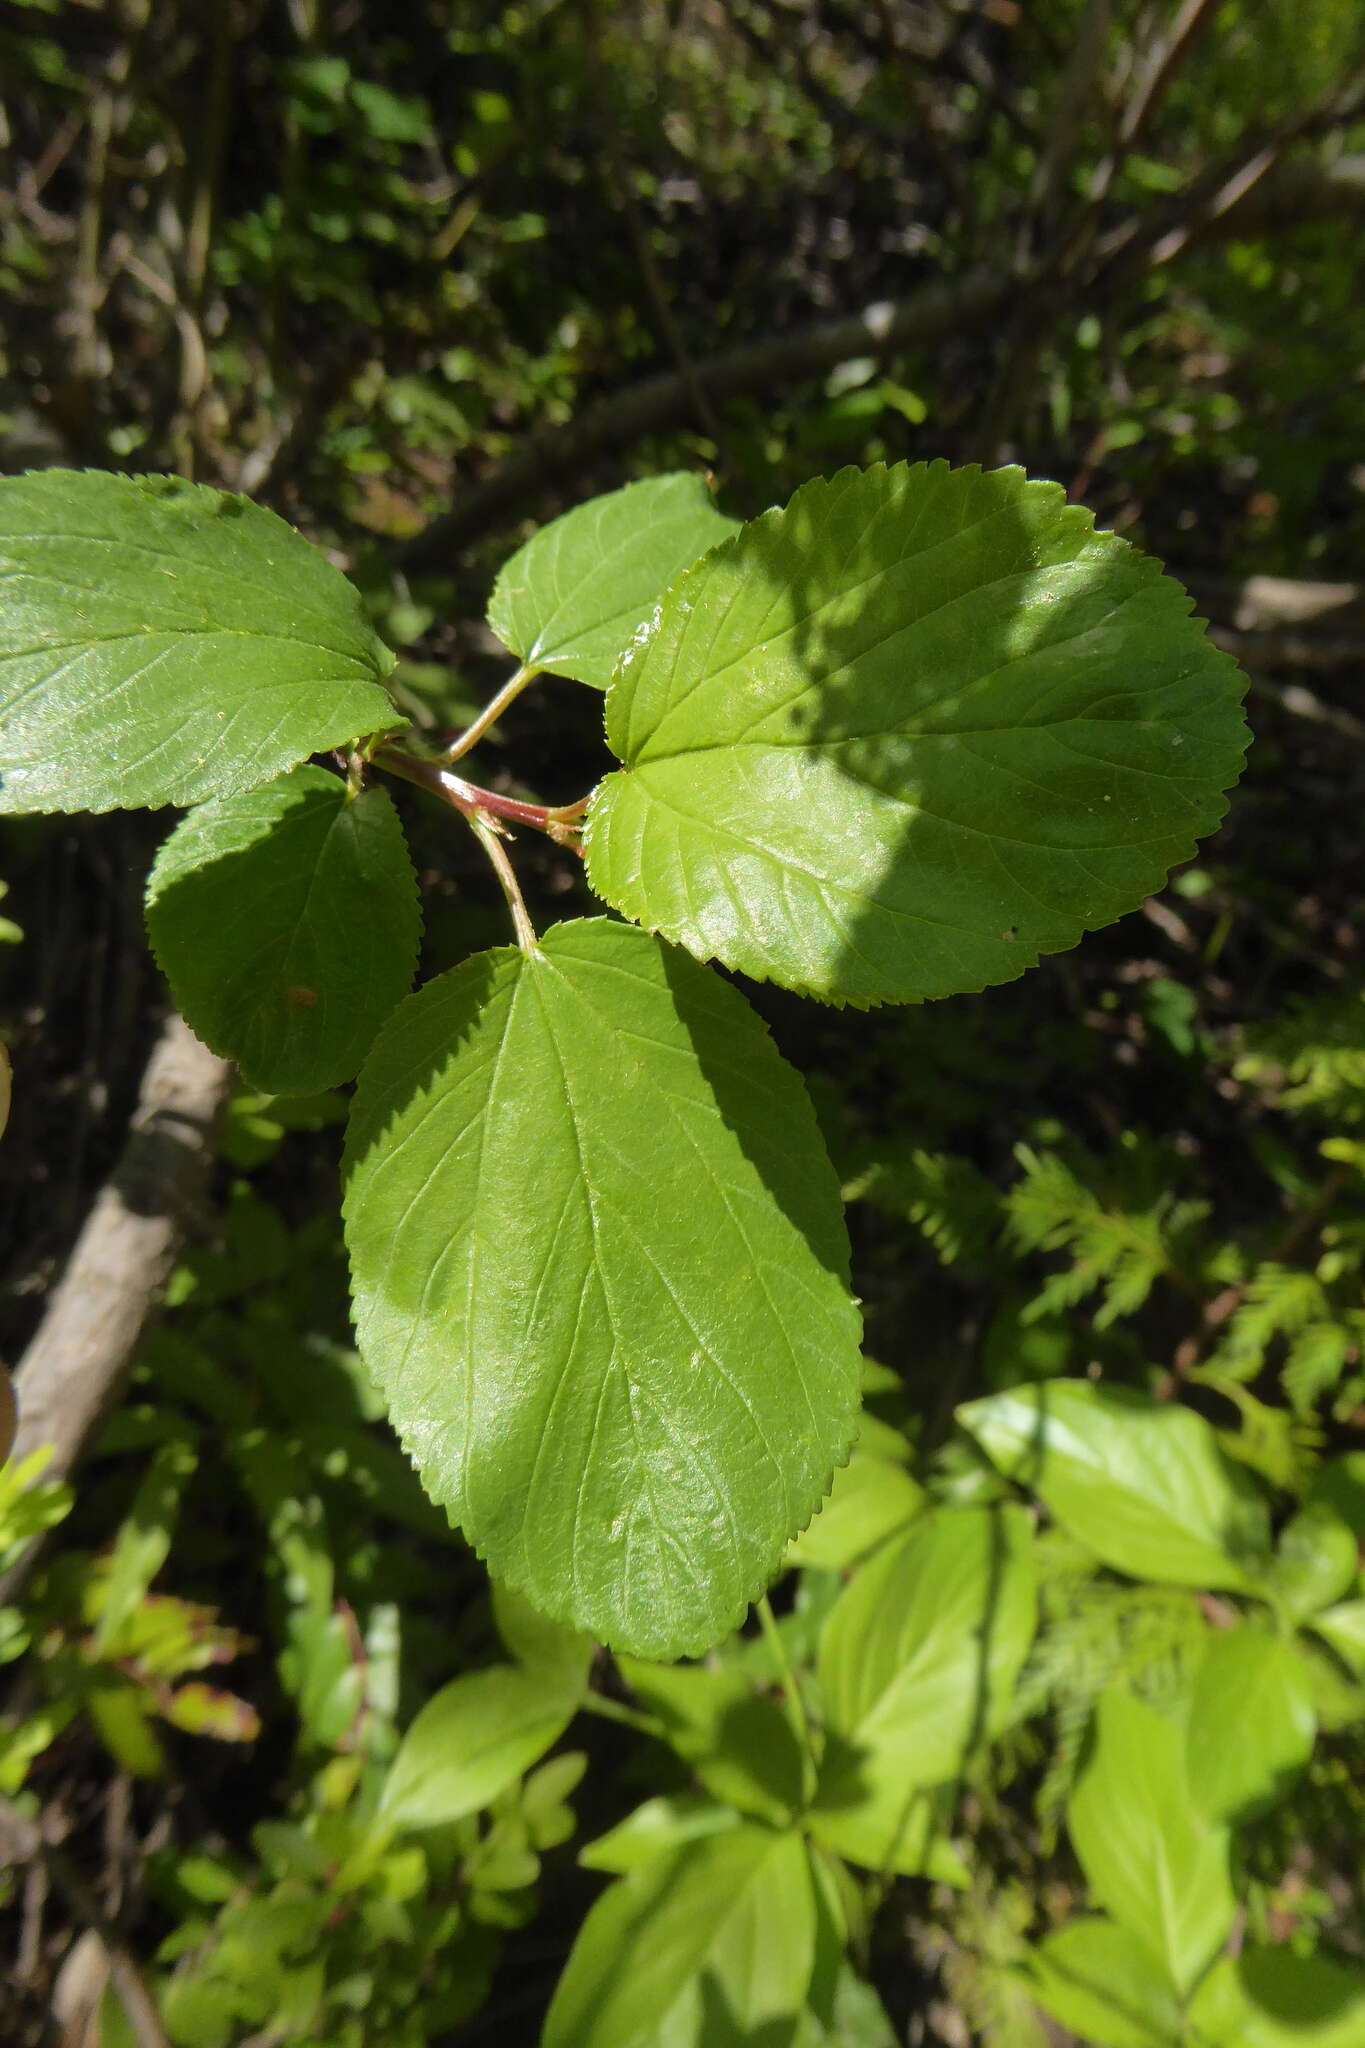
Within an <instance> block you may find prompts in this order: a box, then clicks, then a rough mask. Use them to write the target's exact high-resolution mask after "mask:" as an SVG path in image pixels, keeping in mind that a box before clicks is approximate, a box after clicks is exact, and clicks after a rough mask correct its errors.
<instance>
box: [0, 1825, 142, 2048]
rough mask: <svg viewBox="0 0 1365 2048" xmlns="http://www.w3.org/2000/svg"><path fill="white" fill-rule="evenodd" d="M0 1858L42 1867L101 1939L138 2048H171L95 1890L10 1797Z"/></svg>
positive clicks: (0, 1827) (72, 1909) (1, 1832)
mask: <svg viewBox="0 0 1365 2048" xmlns="http://www.w3.org/2000/svg"><path fill="white" fill-rule="evenodd" d="M0 1854H3V1856H4V1858H5V1860H6V1861H7V1862H13V1863H31V1864H36V1865H38V1866H40V1867H41V1868H42V1869H43V1870H44V1871H45V1872H46V1874H47V1877H48V1879H49V1881H50V1883H51V1885H52V1888H53V1890H54V1891H57V1892H60V1893H61V1895H62V1897H63V1899H64V1900H65V1901H66V1904H67V1907H68V1908H69V1910H70V1912H71V1915H72V1918H73V1919H74V1920H75V1921H77V1922H78V1923H79V1924H80V1925H82V1926H84V1927H86V1928H87V1929H89V1931H90V1932H91V1933H92V1934H94V1935H95V1936H96V1937H97V1939H98V1941H99V1943H100V1946H101V1947H102V1948H103V1950H104V1954H105V1958H106V1961H107V1963H108V1967H109V1981H110V1983H111V1984H112V1985H113V1987H114V1991H115V1993H116V1995H117V1997H118V2001H119V2003H120V2005H121V2006H122V2007H123V2010H124V2012H125V2013H126V2014H127V2017H128V2024H129V2026H130V2027H131V2028H132V2031H133V2039H134V2040H135V2041H136V2042H137V2044H138V2048H170V2041H169V2039H168V2037H167V2035H166V2032H165V2030H164V2029H163V2027H162V2024H161V2017H160V2014H159V2013H158V2012H157V2009H156V2000H155V1999H154V1998H153V1996H152V1993H151V1991H150V1989H149V1988H148V1985H147V1981H146V1979H145V1977H144V1976H143V1974H142V1971H141V1970H140V1968H139V1967H138V1964H137V1962H136V1960H135V1958H134V1956H133V1953H132V1951H131V1949H129V1947H128V1946H127V1944H126V1943H125V1942H124V1940H123V1938H122V1936H121V1935H120V1934H119V1931H118V1929H117V1928H116V1927H115V1925H114V1923H113V1921H112V1920H110V1918H109V1916H108V1915H107V1913H106V1912H105V1911H104V1908H103V1907H102V1906H101V1905H100V1902H99V1900H98V1899H97V1898H96V1896H95V1894H94V1892H93V1890H92V1889H91V1887H90V1886H89V1885H88V1884H87V1883H86V1881H85V1879H84V1877H82V1875H81V1873H80V1871H79V1870H78V1869H77V1868H76V1865H75V1864H74V1862H73V1861H72V1860H71V1858H70V1857H69V1856H68V1855H67V1854H66V1852H65V1851H64V1850H62V1849H60V1848H58V1846H57V1844H56V1843H55V1842H53V1841H50V1840H49V1839H48V1836H47V1834H46V1832H45V1830H44V1828H43V1826H42V1825H41V1824H40V1823H39V1822H36V1821H32V1820H30V1819H29V1818H28V1817H27V1815H26V1814H23V1813H21V1812H20V1811H19V1809H18V1807H17V1806H14V1805H12V1804H11V1803H10V1801H9V1800H8V1799H0Z"/></svg>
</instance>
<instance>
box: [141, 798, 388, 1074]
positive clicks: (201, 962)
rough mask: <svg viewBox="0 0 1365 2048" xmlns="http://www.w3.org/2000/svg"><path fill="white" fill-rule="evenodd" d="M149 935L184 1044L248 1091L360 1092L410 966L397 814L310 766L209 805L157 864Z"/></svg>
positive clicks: (193, 815)
mask: <svg viewBox="0 0 1365 2048" xmlns="http://www.w3.org/2000/svg"><path fill="white" fill-rule="evenodd" d="M147 929H148V933H149V935H150V938H151V942H152V950H153V952H154V953H155V954H156V957H157V960H158V962H159V963H160V966H161V968H162V970H163V972H164V973H165V975H166V978H167V980H168V981H169V982H170V984H171V987H172V989H173V990H174V992H175V999H176V1001H177V1002H178V1003H179V1005H180V1008H181V1009H182V1010H183V1012H184V1014H185V1020H186V1022H187V1023H188V1024H189V1026H190V1028H191V1030H192V1031H194V1033H195V1034H196V1036H197V1037H199V1038H202V1039H203V1041H204V1043H205V1045H208V1046H210V1047H212V1049H213V1050H214V1051H215V1052H219V1053H223V1054H224V1055H225V1056H226V1057H228V1058H229V1059H235V1060H237V1061H238V1062H239V1064H240V1066H241V1069H242V1072H243V1074H244V1075H245V1076H246V1078H247V1079H248V1080H249V1081H250V1082H251V1083H252V1085H253V1086H254V1087H257V1088H263V1089H266V1090H268V1091H269V1092H270V1093H271V1094H274V1095H304V1094H310V1093H312V1092H314V1091H315V1090H317V1089H321V1088H334V1087H336V1086H337V1085H338V1084H339V1083H340V1082H342V1081H351V1080H354V1078H355V1076H356V1075H357V1073H359V1071H360V1067H361V1063H362V1061H363V1060H364V1058H365V1055H366V1053H367V1052H368V1051H369V1049H370V1046H371V1045H372V1044H373V1042H374V1037H375V1033H376V1032H377V1031H378V1029H379V1027H380V1025H381V1024H382V1023H383V1021H384V1019H385V1018H386V1017H387V1016H388V1014H389V1012H390V1011H391V1010H392V1009H393V1008H394V1006H395V1004H397V1003H398V1002H400V1001H401V1000H402V998H403V997H404V996H405V995H406V994H407V992H408V990H409V989H410V988H411V986H412V977H413V974H414V972H415V970H416V966H417V949H418V943H419V939H420V936H421V934H420V927H419V914H418V908H417V878H416V876H415V875H414V873H413V871H412V862H411V861H410V860H409V858H408V850H407V844H406V842H405V840H404V838H403V828H402V826H401V825H400V824H399V822H398V814H397V812H396V811H395V810H394V807H393V804H392V802H391V801H390V799H389V797H388V795H387V793H386V792H385V791H384V790H382V789H367V790H364V791H363V792H362V793H361V794H360V795H359V796H357V797H354V798H352V797H349V796H348V795H347V791H346V785H345V783H344V782H343V781H342V780H341V778H340V777H339V776H336V775H329V774H328V773H327V771H326V770H325V769H322V768H311V767H305V768H296V769H295V770H294V772H293V774H292V775H286V776H282V777H281V778H280V780H279V781H277V782H270V783H267V784H266V785H265V786H264V788H261V789H253V790H248V791H247V792H246V793H245V794H244V795H242V796H234V797H221V798H219V799H218V800H217V801H216V802H214V803H208V804H202V805H200V806H199V807H198V808H197V809H195V810H193V811H191V812H189V814H188V815H187V816H186V817H185V818H183V819H182V820H181V822H180V824H179V825H178V826H177V827H176V829H175V831H174V832H173V833H172V834H171V836H170V838H169V839H168V840H167V841H166V843H165V845H164V846H163V847H162V849H161V851H160V853H159V854H158V856H157V859H156V863H155V865H154V867H153V869H152V872H151V876H150V878H149V880H148V884H147Z"/></svg>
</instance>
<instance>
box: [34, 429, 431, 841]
mask: <svg viewBox="0 0 1365 2048" xmlns="http://www.w3.org/2000/svg"><path fill="white" fill-rule="evenodd" d="M0 577H3V578H4V580H5V584H6V591H5V604H4V610H3V616H2V617H0V812H5V811H74V810H91V811H107V810H113V809H115V808H117V807H122V808H123V809H125V810H131V809H136V808H138V807H140V806H143V805H156V804H192V803H198V802H200V801H201V800H202V799H203V798H205V797H210V796H227V795H231V794H234V793H235V792H237V791H239V790H243V789H250V788H251V787H252V786H253V784H255V783H258V782H266V781H269V780H270V778H271V777H272V776H275V775H279V774H280V773H281V772H282V771H283V770H284V769H286V768H292V767H293V765H294V764H295V762H297V761H302V760H304V759H305V758H306V757H307V756H308V755H309V754H315V753H319V752H321V751H323V750H324V749H326V748H328V747H338V746H343V745H345V744H346V743H347V742H348V741H351V740H355V739H359V738H361V737H363V736H365V735H367V734H369V733H374V732H380V731H392V730H394V729H395V728H397V727H399V726H401V725H403V724H404V723H405V720H403V719H402V718H400V717H399V715H398V713H397V712H396V711H395V710H394V708H393V703H392V700H391V699H390V697H389V696H388V693H387V692H386V691H385V690H383V689H381V688H380V682H381V679H382V678H383V677H384V676H385V675H387V673H388V671H389V669H390V668H391V667H392V666H393V656H392V655H391V654H390V653H389V651H388V649H387V648H386V647H384V646H383V645H382V643H381V642H380V641H379V640H377V639H376V638H375V635H374V633H373V632H372V631H371V629H370V626H369V623H368V621H367V620H366V617H365V612H364V608H363V606H362V604H361V601H360V597H359V595H358V594H357V592H356V591H355V590H353V589H352V587H351V585H350V584H349V583H348V582H347V581H346V579H345V577H344V576H342V575H340V574H339V573H338V571H337V570H335V569H334V568H333V567H332V565H331V564H330V562H328V560H327V558H326V557H325V555H323V554H321V553H320V552H319V551H318V549H316V548H314V547H311V546H310V545H309V543H308V542H307V541H306V540H304V538H303V536H302V535H301V534H298V533H295V531H294V529H293V528H292V527H291V526H286V525H285V523H284V521H283V520H282V519H277V518H276V516H275V514H274V513H273V512H267V511H265V510H264V508H263V507H261V506H259V505H253V504H251V503H250V502H249V501H248V500H247V499H245V498H237V497H233V496H231V495H230V494H229V493H227V492H225V491H213V490H209V489H207V488H206V487H205V486H204V485H202V484H190V483H184V482H182V481H181V480H180V479H179V478H178V477H163V476H141V477H127V476H108V475H105V474H103V473H101V472H97V471H88V472H78V471H74V470H68V469H49V470H44V471H41V472H37V473H35V474H33V475H30V476H21V477H10V478H7V479H5V481H4V482H0Z"/></svg>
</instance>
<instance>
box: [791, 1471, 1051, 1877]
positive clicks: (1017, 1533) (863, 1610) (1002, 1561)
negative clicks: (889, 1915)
mask: <svg viewBox="0 0 1365 2048" xmlns="http://www.w3.org/2000/svg"><path fill="white" fill-rule="evenodd" d="M1030 1546H1031V1533H1030V1529H1029V1522H1028V1517H1027V1515H1026V1514H1025V1513H1024V1511H1023V1510H1022V1509H1021V1508H1016V1507H1005V1508H1001V1509H994V1510H992V1509H987V1508H964V1509H956V1510H944V1511H940V1512H938V1513H935V1514H933V1515H929V1516H926V1517H925V1518H924V1519H923V1520H921V1521H919V1522H917V1523H916V1524H915V1525H914V1526H913V1527H912V1528H911V1529H910V1530H909V1532H908V1534H906V1535H905V1536H904V1537H902V1538H901V1539H900V1540H899V1541H897V1542H894V1543H892V1544H890V1545H888V1546H887V1548H885V1549H884V1550H881V1551H879V1552H878V1554H877V1555H876V1556H875V1557H874V1558H873V1559H872V1560H871V1561H870V1562H869V1563H868V1564H865V1565H864V1566H863V1567H862V1569H861V1570H860V1571H859V1572H857V1574H856V1575H855V1576H854V1578H853V1580H852V1582H851V1583H850V1585H849V1586H848V1588H847V1589H846V1591H845V1592H844V1593H843V1595H842V1596H841V1598H840V1600H839V1602H838V1604H837V1606H836V1607H835V1609H834V1612H833V1613H832V1614H831V1616H830V1618H829V1620H828V1622H827V1623H826V1624H825V1629H824V1633H823V1635H822V1637H821V1640H820V1651H819V1659H818V1665H817V1670H818V1676H819V1680H820V1686H821V1691H822V1695H823V1698H824V1703H825V1726H826V1736H827V1743H826V1751H825V1757H824V1761H823V1764H822V1767H821V1774H820V1786H819V1790H818V1793H817V1796H816V1803H815V1813H814V1816H813V1824H814V1825H816V1826H817V1828H818V1832H819V1835H820V1839H821V1840H822V1841H824V1842H826V1843H827V1844H828V1845H829V1847H831V1848H833V1849H836V1850H837V1851H838V1852H839V1853H840V1854H844V1855H849V1856H851V1857H853V1858H854V1859H855V1860H856V1861H858V1862H863V1863H867V1864H868V1865H870V1866H871V1867H873V1868H880V1867H882V1866H883V1865H884V1864H885V1865H886V1866H887V1867H890V1868H897V1869H900V1868H903V1867H904V1865H903V1862H901V1861H898V1860H896V1859H897V1857H898V1856H900V1854H901V1853H902V1852H901V1846H900V1836H901V1833H902V1829H903V1827H904V1824H905V1820H906V1816H907V1814H908V1813H909V1812H910V1808H911V1801H912V1799H913V1795H914V1794H915V1793H916V1792H918V1791H921V1790H923V1789H924V1788H926V1787H928V1786H932V1785H938V1784H941V1783H943V1782H945V1781H946V1780H948V1779H951V1778H954V1777H955V1776H957V1774H958V1773H959V1772H960V1771H961V1769H962V1766H963V1763H964V1762H965V1760H966V1757H967V1756H968V1754H969V1753H970V1751H971V1750H972V1749H973V1748H974V1747H975V1746H976V1745H977V1744H978V1743H980V1742H982V1741H983V1740H985V1739H986V1738H987V1737H989V1736H990V1735H991V1734H992V1733H994V1732H995V1731H996V1730H997V1729H998V1728H999V1727H1000V1726H1001V1725H1003V1722H1004V1720H1005V1718H1006V1717H1007V1715H1008V1712H1009V1705H1010V1695H1011V1692H1012V1690H1013V1686H1014V1682H1015V1679H1016V1677H1017V1676H1018V1673H1019V1669H1020V1666H1021V1665H1022V1663H1023V1660H1024V1657H1025V1655H1026V1654H1027V1652H1028V1648H1029V1644H1030V1642H1031V1641H1032V1638H1033V1627H1034V1613H1035V1587H1034V1570H1033V1563H1032V1557H1031V1549H1030Z"/></svg>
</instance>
